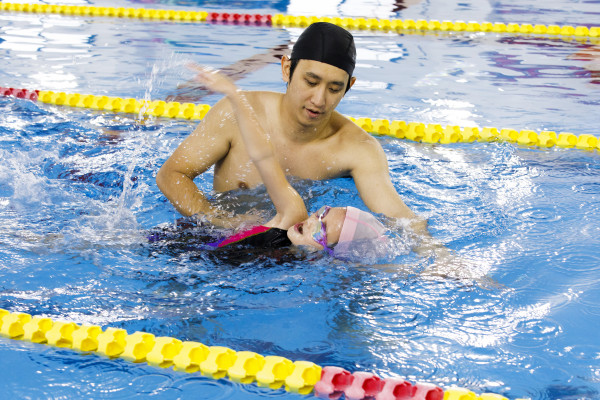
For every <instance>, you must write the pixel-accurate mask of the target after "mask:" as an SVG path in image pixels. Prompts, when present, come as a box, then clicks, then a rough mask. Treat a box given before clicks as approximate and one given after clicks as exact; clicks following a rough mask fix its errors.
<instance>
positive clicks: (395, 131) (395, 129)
mask: <svg viewBox="0 0 600 400" xmlns="http://www.w3.org/2000/svg"><path fill="white" fill-rule="evenodd" d="M0 96H12V97H18V98H23V99H29V100H31V101H37V102H41V103H47V104H53V105H58V106H69V107H79V108H88V109H93V110H98V111H109V112H115V113H129V114H138V115H144V116H154V117H161V118H179V119H188V120H201V119H202V118H204V116H205V115H206V113H207V112H208V111H209V110H210V108H211V107H210V106H209V105H208V104H193V103H179V102H165V101H162V100H154V101H148V100H138V99H134V98H125V99H124V98H120V97H110V96H96V95H91V94H79V93H65V92H53V91H49V90H27V89H15V88H4V87H0ZM348 118H349V119H351V120H352V121H354V123H356V124H357V125H358V126H360V127H361V128H362V129H364V130H365V131H367V132H369V133H370V134H372V135H375V136H381V135H385V136H390V137H393V138H397V139H406V140H410V141H413V142H421V143H431V144H433V143H441V144H450V143H472V142H475V141H477V142H493V141H500V142H510V143H515V144H519V145H522V146H531V147H539V148H551V147H555V146H556V147H564V148H578V149H583V150H589V151H594V150H596V151H600V138H598V137H597V136H594V135H591V134H580V135H575V134H574V133H571V132H558V133H557V132H554V131H541V132H536V131H533V130H529V129H520V130H517V129H511V128H502V129H498V128H494V127H476V126H475V127H468V126H465V127H461V126H458V125H445V126H442V125H441V124H433V123H423V122H406V121H401V120H387V119H372V118H364V117H360V118H355V117H351V116H348Z"/></svg>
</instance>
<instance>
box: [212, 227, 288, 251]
mask: <svg viewBox="0 0 600 400" xmlns="http://www.w3.org/2000/svg"><path fill="white" fill-rule="evenodd" d="M232 244H237V245H246V246H252V247H263V248H270V249H276V248H279V247H287V246H290V245H291V244H292V242H290V239H288V237H287V231H286V230H285V229H279V228H270V227H268V226H262V225H260V226H254V227H252V228H250V229H248V230H246V231H243V232H238V233H236V234H235V235H232V236H229V237H226V238H224V239H221V240H219V241H217V242H214V243H208V245H209V246H211V247H225V246H229V245H232Z"/></svg>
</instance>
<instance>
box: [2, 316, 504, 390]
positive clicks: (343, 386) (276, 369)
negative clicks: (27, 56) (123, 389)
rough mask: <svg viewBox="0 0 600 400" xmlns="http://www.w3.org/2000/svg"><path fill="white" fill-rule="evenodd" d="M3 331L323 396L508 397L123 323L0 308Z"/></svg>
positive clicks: (8, 335)
mask: <svg viewBox="0 0 600 400" xmlns="http://www.w3.org/2000/svg"><path fill="white" fill-rule="evenodd" d="M0 336H3V337H6V338H10V339H14V340H22V341H27V342H32V343H38V344H46V345H48V346H54V347H59V348H66V349H72V350H74V351H77V352H80V353H82V354H83V355H87V354H95V355H97V356H101V357H108V358H110V359H116V358H119V359H123V360H126V361H129V362H132V363H147V364H149V365H151V366H154V367H159V368H173V369H174V370H175V371H180V372H186V373H190V374H191V373H200V374H201V375H203V376H205V377H208V378H212V379H223V378H226V379H229V380H231V381H233V382H238V383H243V384H252V383H255V384H256V385H257V386H259V387H264V388H270V389H273V390H278V389H280V388H282V387H283V388H285V390H286V391H288V392H294V393H298V394H303V395H308V394H314V395H315V396H318V397H321V398H328V399H329V398H331V399H333V398H339V397H341V396H342V395H345V398H346V399H349V400H360V399H373V398H374V399H375V400H508V399H507V398H506V397H504V396H501V395H498V394H495V393H483V394H481V395H477V394H475V393H474V392H472V391H470V390H468V389H465V388H460V387H451V388H448V389H445V390H444V389H442V388H440V387H439V386H436V385H433V384H431V383H420V382H418V383H411V382H409V381H407V380H404V379H402V378H397V377H393V378H386V379H383V378H380V377H379V376H377V375H375V374H373V373H370V372H362V371H357V372H354V373H350V372H349V371H347V370H345V369H343V368H340V367H334V366H325V367H321V366H319V365H317V364H315V363H313V362H310V361H291V360H289V359H287V358H284V357H279V356H262V355H260V354H257V353H254V352H251V351H234V350H232V349H229V348H227V347H222V346H206V345H205V344H202V343H200V342H194V341H181V340H179V339H175V338H172V337H167V336H159V337H157V336H155V335H153V334H151V333H147V332H139V331H138V332H134V333H131V334H129V333H127V331H126V330H125V329H121V328H112V327H109V328H106V329H105V330H103V329H102V328H101V327H100V326H98V325H88V324H77V323H75V322H72V321H60V320H56V321H55V320H53V319H51V318H48V317H44V316H31V315H30V314H27V313H22V312H10V311H8V310H5V309H1V308H0Z"/></svg>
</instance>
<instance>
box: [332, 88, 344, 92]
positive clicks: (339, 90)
mask: <svg viewBox="0 0 600 400" xmlns="http://www.w3.org/2000/svg"><path fill="white" fill-rule="evenodd" d="M329 91H330V92H331V93H339V92H341V91H342V89H336V88H329Z"/></svg>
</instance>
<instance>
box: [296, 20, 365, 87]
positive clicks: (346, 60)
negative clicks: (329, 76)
mask: <svg viewBox="0 0 600 400" xmlns="http://www.w3.org/2000/svg"><path fill="white" fill-rule="evenodd" d="M291 59H292V60H314V61H319V62H322V63H325V64H329V65H333V66H334V67H338V68H339V69H343V70H344V71H346V72H347V73H348V75H349V76H350V77H352V72H353V71H354V65H355V64H356V47H354V38H353V37H352V35H351V34H350V32H348V31H347V30H345V29H344V28H341V27H339V26H337V25H334V24H330V23H328V22H315V23H314V24H312V25H310V26H309V27H308V28H306V29H305V30H304V32H302V34H301V35H300V37H299V38H298V41H296V44H295V45H294V47H293V48H292V56H291Z"/></svg>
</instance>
